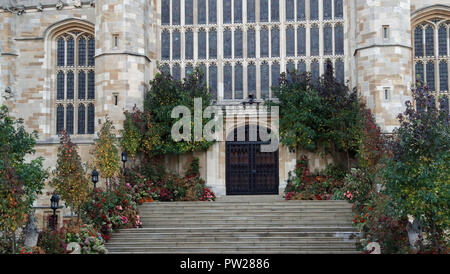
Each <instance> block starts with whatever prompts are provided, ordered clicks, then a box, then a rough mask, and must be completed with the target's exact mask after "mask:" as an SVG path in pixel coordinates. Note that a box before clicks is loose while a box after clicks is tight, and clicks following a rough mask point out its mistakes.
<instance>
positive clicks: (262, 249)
mask: <svg viewBox="0 0 450 274" xmlns="http://www.w3.org/2000/svg"><path fill="white" fill-rule="evenodd" d="M355 249H356V248H355V247H354V246H349V247H334V246H306V245H304V246H283V247H278V248H277V247H272V248H271V247H267V246H261V247H258V246H239V247H208V248H201V247H200V248H193V247H178V246H177V247H151V246H146V247H134V246H123V247H116V248H114V247H111V248H109V247H108V251H109V252H110V253H161V252H169V253H230V252H232V253H235V252H237V251H242V252H250V253H260V252H268V253H275V252H280V253H286V252H302V253H308V252H312V251H321V252H322V253H329V252H333V251H345V252H352V251H355Z"/></svg>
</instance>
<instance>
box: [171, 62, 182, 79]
mask: <svg viewBox="0 0 450 274" xmlns="http://www.w3.org/2000/svg"><path fill="white" fill-rule="evenodd" d="M172 77H173V78H174V79H176V80H181V67H180V64H175V65H174V66H173V68H172Z"/></svg>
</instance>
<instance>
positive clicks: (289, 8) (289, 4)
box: [286, 0, 295, 21]
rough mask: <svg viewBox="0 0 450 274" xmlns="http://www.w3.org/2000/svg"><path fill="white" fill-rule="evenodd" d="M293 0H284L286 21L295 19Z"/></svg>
mask: <svg viewBox="0 0 450 274" xmlns="http://www.w3.org/2000/svg"><path fill="white" fill-rule="evenodd" d="M294 1H295V0H286V21H294V20H295V2H294Z"/></svg>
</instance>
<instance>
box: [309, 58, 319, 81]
mask: <svg viewBox="0 0 450 274" xmlns="http://www.w3.org/2000/svg"><path fill="white" fill-rule="evenodd" d="M319 77H320V71H319V62H312V63H311V79H312V80H313V81H317V80H319Z"/></svg>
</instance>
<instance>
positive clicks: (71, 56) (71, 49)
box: [67, 37, 75, 67]
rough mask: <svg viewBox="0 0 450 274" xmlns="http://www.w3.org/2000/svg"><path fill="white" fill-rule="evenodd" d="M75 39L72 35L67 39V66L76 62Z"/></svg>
mask: <svg viewBox="0 0 450 274" xmlns="http://www.w3.org/2000/svg"><path fill="white" fill-rule="evenodd" d="M74 60H75V41H74V40H73V38H72V37H70V38H69V39H67V66H68V67H72V66H73V65H74V64H75V63H74Z"/></svg>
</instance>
